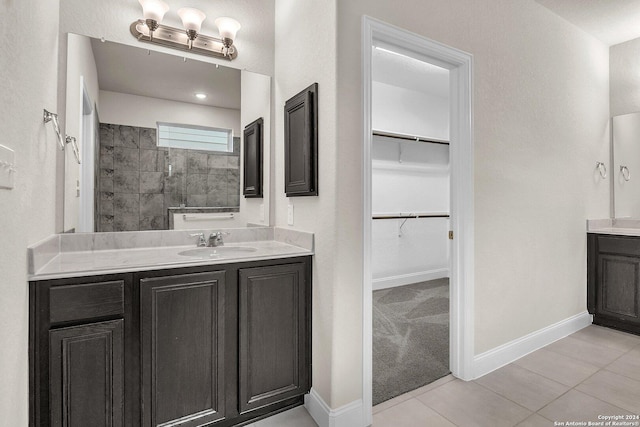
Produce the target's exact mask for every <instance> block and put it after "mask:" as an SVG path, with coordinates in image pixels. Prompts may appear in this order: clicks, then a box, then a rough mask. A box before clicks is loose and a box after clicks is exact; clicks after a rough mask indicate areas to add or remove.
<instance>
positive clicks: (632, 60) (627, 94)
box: [609, 38, 640, 117]
mask: <svg viewBox="0 0 640 427" xmlns="http://www.w3.org/2000/svg"><path fill="white" fill-rule="evenodd" d="M609 72H610V74H611V76H610V78H611V80H610V102H611V116H612V117H613V116H619V115H621V114H629V113H635V112H638V111H640V38H638V39H635V40H630V41H628V42H625V43H620V44H617V45H614V46H611V47H610V48H609Z"/></svg>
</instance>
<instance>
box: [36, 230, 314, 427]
mask: <svg viewBox="0 0 640 427" xmlns="http://www.w3.org/2000/svg"><path fill="white" fill-rule="evenodd" d="M210 231H211V230H203V232H204V233H205V234H206V235H208V233H209V232H210ZM230 231H231V234H230V235H229V236H227V237H226V238H225V241H226V243H225V245H224V246H222V247H219V248H197V247H196V244H195V241H196V240H195V239H194V238H193V237H190V236H189V235H188V233H187V232H181V231H161V232H142V233H117V234H114V233H104V234H101V233H96V234H87V235H81V234H78V235H60V236H53V237H52V239H50V240H47V241H45V242H42V243H41V244H39V245H37V246H36V247H34V248H31V249H30V251H31V253H30V260H31V266H30V268H31V269H32V271H31V276H30V283H29V298H30V307H31V312H30V331H29V334H30V337H29V342H30V345H29V354H30V387H31V390H32V391H31V393H30V396H31V402H30V408H31V409H30V411H31V421H32V422H31V425H34V426H48V425H51V426H58V425H59V426H63V425H64V426H88V425H91V426H113V427H118V426H145V427H147V426H153V427H155V426H178V425H179V426H194V427H195V426H209V425H211V426H234V425H244V424H248V423H250V422H254V421H255V420H257V419H260V418H264V417H265V416H268V415H271V414H273V413H277V412H280V411H282V410H286V409H288V408H291V407H294V406H297V405H300V404H302V403H303V399H304V394H305V393H307V392H308V391H309V389H310V386H311V256H312V254H313V235H311V234H309V233H301V232H295V231H292V230H284V229H278V228H275V229H273V228H259V227H256V228H247V229H233V230H230ZM110 239H111V240H110Z"/></svg>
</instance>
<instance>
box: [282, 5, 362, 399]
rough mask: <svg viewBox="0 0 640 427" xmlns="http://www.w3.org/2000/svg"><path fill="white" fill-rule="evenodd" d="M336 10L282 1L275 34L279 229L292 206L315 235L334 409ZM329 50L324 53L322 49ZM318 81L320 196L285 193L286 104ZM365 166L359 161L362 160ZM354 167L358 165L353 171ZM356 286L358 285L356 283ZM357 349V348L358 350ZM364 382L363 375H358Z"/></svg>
mask: <svg viewBox="0 0 640 427" xmlns="http://www.w3.org/2000/svg"><path fill="white" fill-rule="evenodd" d="M335 25H336V5H335V2H334V1H333V0H330V1H316V0H276V24H275V27H276V34H275V39H276V41H275V46H276V49H275V77H274V81H275V93H274V97H275V101H274V104H275V110H274V115H275V140H274V145H275V147H274V153H275V156H274V157H275V158H274V163H273V165H274V169H275V183H274V190H273V191H274V195H273V201H274V204H275V225H277V226H282V227H287V204H288V203H291V204H292V205H294V217H295V218H294V228H297V229H300V230H306V231H311V232H315V233H316V234H315V252H316V255H315V257H314V265H313V343H312V346H313V348H312V354H313V361H312V362H313V373H312V374H313V388H314V389H315V390H316V391H317V392H318V393H320V395H321V396H322V397H323V399H325V401H326V402H327V403H329V404H332V403H331V402H332V396H333V395H334V394H335V391H333V390H332V388H333V387H335V385H337V384H338V383H339V381H338V382H336V379H335V378H334V376H335V375H336V374H335V373H334V371H333V369H334V365H335V364H336V363H338V361H337V360H336V356H337V353H336V352H337V351H338V350H337V346H338V345H339V344H338V343H336V342H335V340H334V338H335V334H336V332H334V329H335V328H342V327H343V326H344V325H343V324H342V323H341V320H342V319H341V318H336V317H335V309H336V304H337V303H338V302H337V301H336V298H337V297H338V294H337V293H336V288H335V286H336V281H337V280H336V276H335V274H336V272H335V269H334V264H335V262H336V261H335V259H336V245H337V234H336V232H337V225H336V224H337V222H338V221H339V220H340V219H339V218H338V217H337V216H336V197H335V196H336V185H337V181H336V167H337V162H336V145H335V141H336V133H335V132H336V128H335V123H336V110H335V107H336V102H337V101H336V96H337V94H336V52H335V49H334V46H335V42H336V38H335V37H336V34H335V31H334V28H335ZM320 46H322V47H326V49H318V47H320ZM314 82H317V83H318V85H319V88H318V109H319V112H318V114H319V124H320V125H319V127H320V129H319V142H318V151H319V154H318V158H319V163H320V166H319V168H320V172H319V184H318V187H319V190H318V191H319V196H317V197H291V198H287V197H286V196H285V194H284V104H285V102H286V101H287V99H289V98H291V97H292V96H294V95H295V94H297V93H298V92H300V91H301V90H303V89H305V88H306V87H308V86H309V85H311V84H312V83H314ZM356 162H357V160H356ZM349 167H351V165H350V166H349ZM354 286H358V284H357V283H354ZM356 350H357V349H356ZM350 375H355V378H354V377H350V379H349V381H350V382H354V383H355V382H358V378H357V375H358V371H352V372H350Z"/></svg>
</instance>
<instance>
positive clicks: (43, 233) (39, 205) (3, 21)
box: [0, 0, 62, 426]
mask: <svg viewBox="0 0 640 427" xmlns="http://www.w3.org/2000/svg"><path fill="white" fill-rule="evenodd" d="M24 28H37V29H38V30H37V31H34V32H33V34H31V35H30V36H29V37H17V36H16V34H20V33H21V32H22V31H23V30H24ZM57 63H58V1H57V0H53V1H51V0H20V1H4V2H2V4H1V5H0V93H2V103H0V117H1V118H2V119H1V121H2V137H1V138H0V144H2V145H5V146H7V147H9V148H12V149H13V150H15V152H16V166H17V169H18V171H17V173H16V176H15V188H14V189H13V190H3V189H0V236H2V237H1V238H0V242H1V244H0V287H2V292H1V293H0V342H1V343H2V351H0V414H2V416H1V420H2V421H0V424H2V425H6V426H26V425H28V406H29V398H28V377H29V370H28V355H27V344H28V336H29V314H28V313H29V310H28V287H27V246H28V245H30V244H33V243H36V242H37V241H39V240H41V239H43V238H45V237H47V236H48V235H50V234H52V233H54V231H55V226H54V222H55V204H56V198H55V197H56V184H58V185H60V186H62V183H61V182H58V183H56V180H55V176H56V175H55V168H56V158H57V156H58V154H59V149H58V147H57V145H56V144H57V142H56V140H55V136H54V133H53V127H52V126H51V124H47V125H46V126H45V125H44V124H43V123H42V109H43V108H46V109H47V110H49V111H53V112H56V110H57V106H56V99H57Z"/></svg>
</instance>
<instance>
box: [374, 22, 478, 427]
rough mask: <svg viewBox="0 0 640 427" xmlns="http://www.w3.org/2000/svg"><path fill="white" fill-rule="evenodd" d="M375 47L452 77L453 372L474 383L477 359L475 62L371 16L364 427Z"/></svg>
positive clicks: (460, 53) (459, 51)
mask: <svg viewBox="0 0 640 427" xmlns="http://www.w3.org/2000/svg"><path fill="white" fill-rule="evenodd" d="M374 46H380V47H385V48H387V49H391V50H393V51H395V52H398V53H401V54H404V55H407V56H410V57H414V58H417V59H420V60H424V61H426V62H429V63H432V64H434V65H438V66H441V67H444V68H447V69H449V71H450V88H449V93H450V140H451V145H450V170H451V189H450V191H451V198H450V204H451V212H450V225H451V230H452V231H453V234H454V239H453V241H452V244H451V278H450V294H451V298H450V332H449V339H450V369H451V372H452V374H453V375H454V376H456V377H458V378H460V379H463V380H471V379H473V356H474V217H473V213H474V205H473V203H474V200H473V198H474V186H473V158H474V154H473V100H472V94H473V80H472V76H473V57H472V55H471V54H469V53H466V52H463V51H461V50H458V49H455V48H452V47H449V46H446V45H444V44H441V43H438V42H436V41H433V40H430V39H428V38H426V37H423V36H421V35H418V34H415V33H411V32H409V31H406V30H403V29H401V28H398V27H395V26H393V25H390V24H387V23H384V22H382V21H379V20H377V19H374V18H371V17H369V16H363V18H362V85H363V86H362V105H363V117H362V125H363V150H362V152H363V168H362V169H363V191H364V194H363V198H362V200H363V209H362V213H363V218H362V219H363V248H362V251H363V293H362V295H363V319H362V321H363V328H362V337H363V339H362V341H363V342H362V346H363V349H362V359H363V360H362V367H363V371H362V378H363V381H362V387H363V390H362V395H363V407H364V414H363V415H364V417H363V418H364V421H365V425H371V424H372V402H373V398H372V383H373V323H372V317H373V316H372V306H373V300H372V289H373V287H372V273H371V252H372V250H371V241H372V225H371V223H372V219H371V217H372V204H371V200H372V190H371V187H372V185H371V181H372V178H371V169H372V168H371V146H372V139H373V138H372V130H373V128H372V117H371V111H372V76H371V73H372V65H371V57H372V50H373V47H374Z"/></svg>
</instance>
